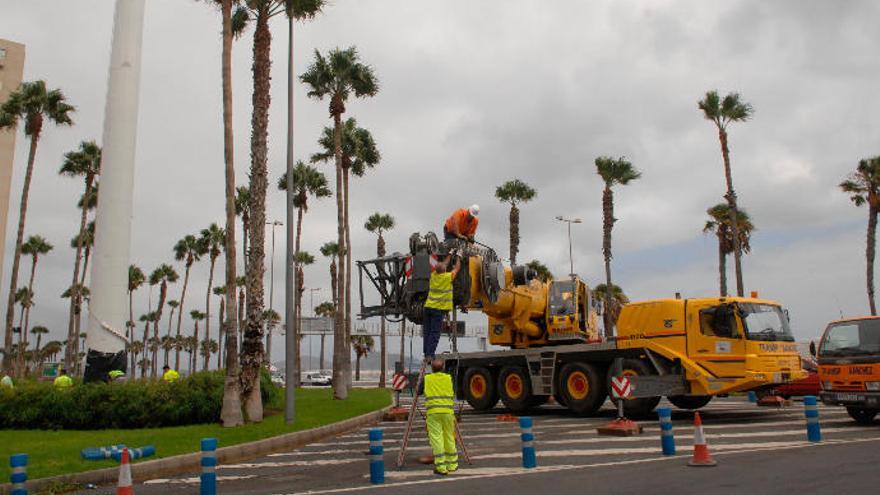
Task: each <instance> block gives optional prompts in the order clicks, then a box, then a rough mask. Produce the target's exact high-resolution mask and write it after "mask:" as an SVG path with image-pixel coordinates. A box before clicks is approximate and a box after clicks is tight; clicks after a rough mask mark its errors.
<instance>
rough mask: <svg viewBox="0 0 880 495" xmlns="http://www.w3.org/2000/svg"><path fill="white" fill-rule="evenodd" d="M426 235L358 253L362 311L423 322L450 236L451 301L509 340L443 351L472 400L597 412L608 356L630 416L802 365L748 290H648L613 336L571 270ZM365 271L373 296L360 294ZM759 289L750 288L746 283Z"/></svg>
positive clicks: (769, 311)
mask: <svg viewBox="0 0 880 495" xmlns="http://www.w3.org/2000/svg"><path fill="white" fill-rule="evenodd" d="M447 243H448V244H452V245H451V246H446V245H443V244H441V243H439V242H437V240H436V238H434V237H433V236H432V234H429V235H427V236H425V237H424V238H423V237H421V236H419V235H418V234H414V235H413V236H412V237H411V238H410V254H408V255H403V254H394V255H391V256H386V257H383V258H377V259H373V260H366V261H358V267H359V271H360V293H361V317H371V316H382V317H389V316H398V317H406V318H408V319H409V320H411V321H413V322H414V323H420V322H421V311H422V305H423V303H424V300H425V298H426V297H427V291H428V279H429V277H430V273H431V265H432V259H436V258H437V253H438V252H441V253H442V252H444V251H445V248H447V247H451V248H452V249H453V250H454V251H455V252H456V255H459V256H462V258H463V259H464V260H465V263H464V264H463V266H466V267H467V269H466V270H464V269H462V270H461V271H460V272H459V275H458V277H456V279H455V281H454V303H455V305H456V307H457V308H460V309H462V310H466V311H472V310H477V311H481V312H483V313H484V314H486V316H487V317H488V333H489V335H488V340H489V342H490V343H492V344H493V345H497V346H503V347H507V348H508V349H503V350H497V351H487V352H468V353H452V354H444V355H443V356H442V357H443V359H444V361H445V364H446V369H447V370H448V371H449V372H451V373H452V374H453V376H454V377H455V380H456V382H457V383H456V385H457V387H456V390H457V393H458V395H459V396H460V398H462V399H465V400H467V401H468V403H470V404H471V406H472V407H474V408H475V409H477V410H487V409H491V408H493V407H494V406H495V405H496V404H497V403H498V401H499V400H501V402H502V403H504V405H505V406H506V407H507V408H509V409H510V410H512V411H514V412H521V411H525V410H527V409H529V408H531V407H535V406H538V405H540V404H543V403H545V402H546V401H547V400H548V399H549V398H550V397H551V396H553V397H554V398H555V399H556V401H557V402H559V403H560V404H562V405H564V406H565V407H567V408H568V409H570V410H571V411H573V412H575V413H578V414H584V415H588V414H592V413H595V412H596V411H597V410H598V409H599V408H600V407H601V406H602V404H604V402H605V400H606V399H607V398H608V390H609V384H610V380H611V377H610V371H609V370H611V369H612V368H613V367H612V364H619V365H621V368H622V370H623V374H625V375H628V376H629V377H630V379H631V382H632V389H633V398H632V399H630V400H626V401H625V402H624V412H625V413H626V414H627V415H628V416H634V417H635V416H641V415H645V414H648V413H650V412H651V411H652V410H653V409H654V407H655V406H656V405H657V403H658V402H659V401H660V398H661V397H663V396H666V397H668V398H669V400H670V401H671V402H672V403H673V404H675V405H676V406H677V407H680V408H685V409H698V408H700V407H703V406H704V405H706V404H707V403H708V402H709V401H710V400H711V398H712V397H713V396H716V395H723V394H729V393H731V392H737V391H744V390H756V389H761V388H770V387H772V386H773V385H775V384H779V383H785V382H788V381H791V380H797V379H800V378H803V377H805V376H806V372H804V371H803V370H802V369H801V365H800V357H799V355H798V352H797V349H796V345H795V343H794V338H793V337H792V334H791V329H790V327H789V322H788V317H787V315H786V314H785V312H784V311H783V309H782V307H781V306H780V305H779V303H776V302H774V301H770V300H765V299H759V298H757V297H749V298H744V297H724V298H719V297H716V298H699V299H677V298H672V299H657V300H651V301H642V302H635V303H631V304H627V305H625V306H624V307H623V308H622V309H621V313H620V316H619V318H618V321H617V335H616V337H613V338H611V339H609V340H605V339H603V338H602V337H601V335H600V334H599V331H598V307H597V304H596V303H595V299H594V298H593V294H592V291H591V290H590V288H589V287H588V286H587V284H586V283H584V281H583V280H581V279H579V278H578V277H576V276H571V277H570V278H566V279H561V280H553V281H550V282H541V281H539V280H537V279H535V277H534V273H531V272H530V271H529V270H528V269H526V268H525V267H521V266H515V267H508V266H504V265H503V263H501V261H500V260H499V259H498V257H497V255H496V254H495V253H494V251H493V250H492V249H491V248H475V247H472V246H470V245H465V244H460V243H457V242H456V241H447ZM364 280H369V281H370V282H371V283H372V284H373V286H374V288H375V289H376V290H377V291H378V293H379V295H380V302H379V304H376V305H372V306H370V305H365V304H364V300H365V299H364V292H363V287H364ZM755 296H757V294H755Z"/></svg>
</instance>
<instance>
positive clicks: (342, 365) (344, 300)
mask: <svg viewBox="0 0 880 495" xmlns="http://www.w3.org/2000/svg"><path fill="white" fill-rule="evenodd" d="M300 79H301V80H302V81H303V82H304V83H306V85H308V87H309V92H308V95H309V97H311V98H317V99H321V100H323V99H324V98H325V97H328V98H329V99H330V107H329V108H330V115H331V116H332V117H333V150H334V151H333V155H334V157H335V160H336V220H337V240H336V242H337V243H338V244H339V253H340V255H342V256H345V258H346V260H347V261H346V263H343V264H342V269H341V270H339V275H338V279H337V287H338V288H339V294H338V299H339V304H338V305H337V308H336V318H337V320H338V324H337V325H336V327H337V331H336V335H335V338H334V339H333V348H334V349H333V356H334V358H333V378H334V379H333V396H334V398H336V399H345V398H347V397H348V387H349V385H350V382H351V376H350V373H349V371H350V369H351V367H350V363H351V356H350V352H349V342H348V340H349V339H348V338H347V337H348V336H349V335H350V334H351V332H350V331H349V328H350V324H351V320H350V313H351V301H350V297H349V291H350V290H349V287H350V286H349V284H350V280H351V279H350V278H348V279H346V278H345V275H346V273H349V272H350V271H351V270H350V268H349V266H350V261H348V260H350V259H351V258H350V253H349V250H350V246H349V244H348V243H347V242H346V240H347V239H346V232H347V229H346V226H347V225H348V224H347V222H348V218H347V214H346V212H347V206H348V203H347V195H345V197H343V196H344V191H343V189H345V190H347V189H348V188H347V183H348V175H347V173H345V171H344V170H343V168H342V167H343V163H342V114H343V113H345V102H346V100H348V97H349V96H350V95H352V94H354V96H355V97H358V98H361V97H366V96H374V95H375V94H376V93H377V92H378V91H379V84H378V81H377V79H376V76H375V74H374V73H373V69H372V68H371V67H370V66H368V65H366V64H363V63H361V62H360V61H359V59H358V54H357V50H356V49H355V48H354V47H350V48H347V49H344V50H342V49H339V48H336V49H335V50H332V51H331V52H330V53H329V54H328V56H327V57H324V56H323V55H321V53H320V52H319V51H317V50H315V61H314V62H313V63H312V65H310V66H309V68H308V69H307V70H306V72H305V73H304V74H303V75H302V76H300ZM343 182H345V184H343ZM349 276H350V275H349ZM343 287H344V288H345V292H344V293H343V292H342V290H343Z"/></svg>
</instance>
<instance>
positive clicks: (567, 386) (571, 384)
mask: <svg viewBox="0 0 880 495" xmlns="http://www.w3.org/2000/svg"><path fill="white" fill-rule="evenodd" d="M556 390H557V392H556V394H557V395H558V396H559V397H558V399H557V400H558V401H559V403H560V404H563V405H565V407H567V408H568V409H569V410H570V411H572V412H574V413H576V414H580V415H588V414H593V413H595V412H596V411H598V410H599V408H600V407H602V404H603V403H605V396H606V395H607V394H608V392H607V388H606V385H605V381H604V380H602V374H601V373H599V371H598V370H597V369H596V367H595V366H593V365H591V364H587V363H578V362H574V363H568V364H566V365H565V366H563V367H562V370H561V371H560V373H559V384H558V386H557V387H556Z"/></svg>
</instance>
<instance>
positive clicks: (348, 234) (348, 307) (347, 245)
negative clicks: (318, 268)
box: [342, 168, 352, 390]
mask: <svg viewBox="0 0 880 495" xmlns="http://www.w3.org/2000/svg"><path fill="white" fill-rule="evenodd" d="M342 186H343V189H344V191H343V193H344V196H345V198H344V199H345V299H344V300H345V341H344V342H343V344H344V345H345V361H344V363H345V383H346V386H347V387H348V389H349V390H351V386H352V383H351V225H349V221H348V219H349V214H348V203H349V200H350V198H349V195H348V168H345V169H343V171H342Z"/></svg>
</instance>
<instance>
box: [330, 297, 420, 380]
mask: <svg viewBox="0 0 880 495" xmlns="http://www.w3.org/2000/svg"><path fill="white" fill-rule="evenodd" d="M315 314H316V315H318V316H321V317H323V318H330V317H332V316H333V315H335V314H336V306H335V305H334V304H333V302H331V301H325V302H322V303H321V304H319V305H317V306H316V307H315ZM324 337H325V335H324V334H323V333H322V334H321V356H320V358H319V360H318V369H321V370H323V369H324ZM401 349H402V348H401ZM401 352H403V351H401ZM400 359H401V361H402V360H403V358H400Z"/></svg>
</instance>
